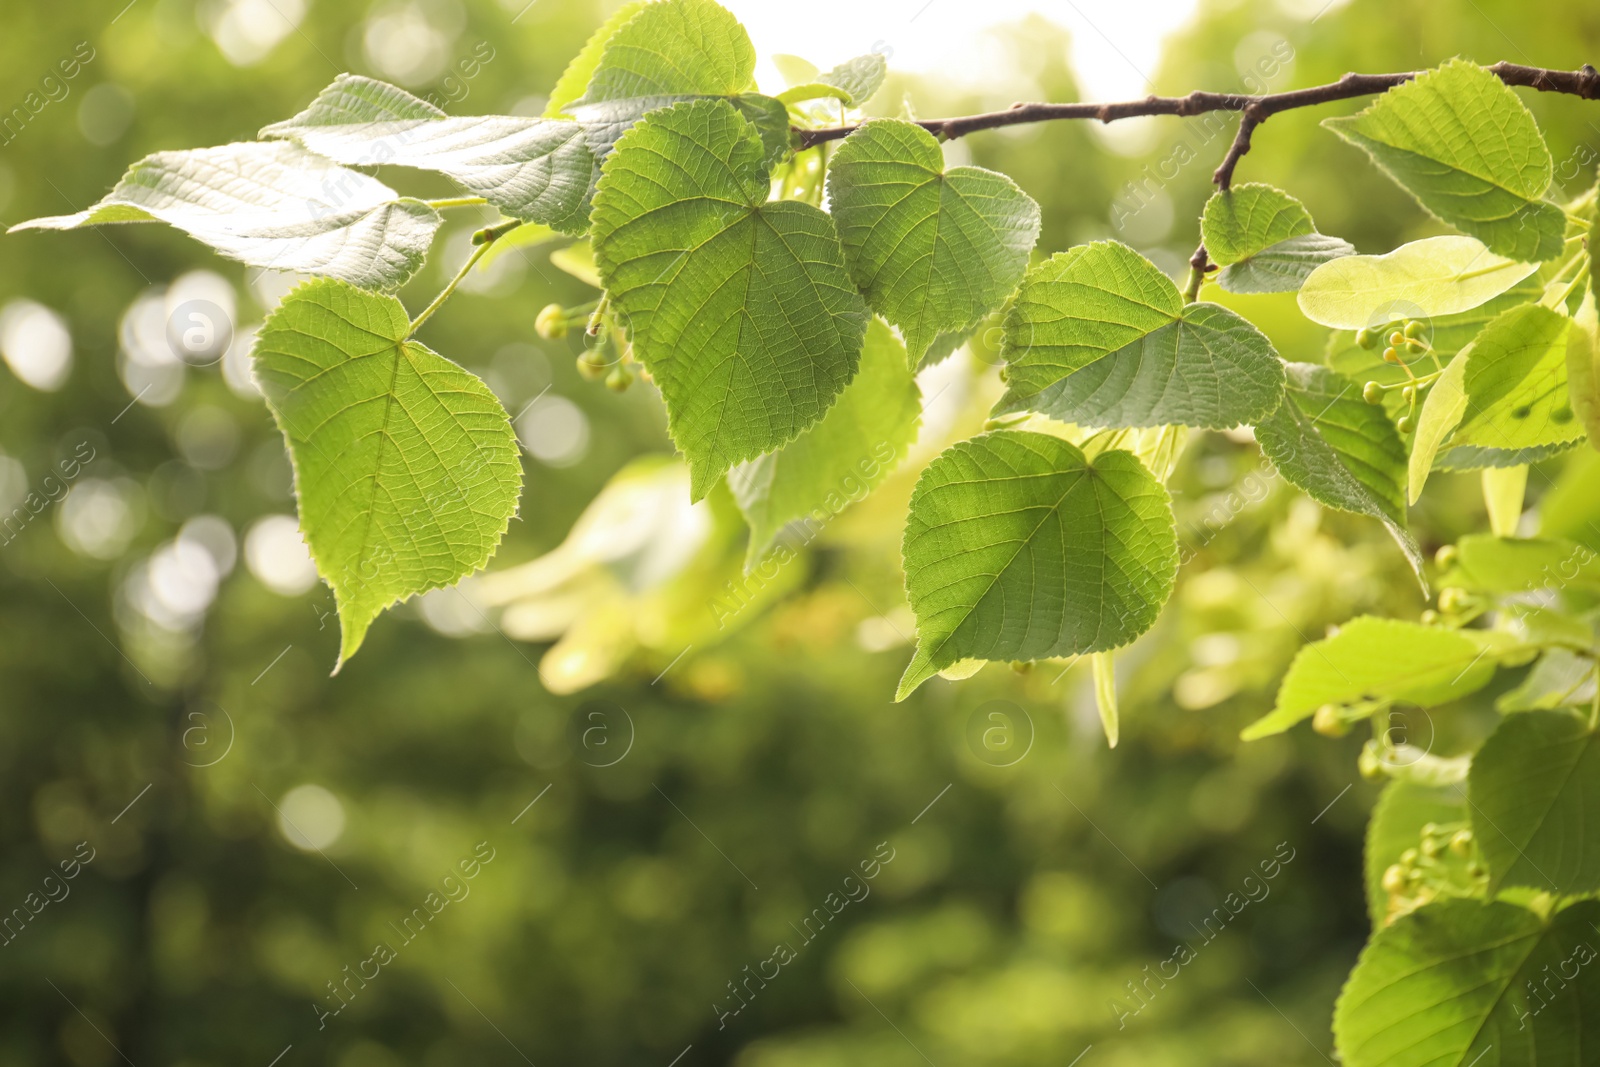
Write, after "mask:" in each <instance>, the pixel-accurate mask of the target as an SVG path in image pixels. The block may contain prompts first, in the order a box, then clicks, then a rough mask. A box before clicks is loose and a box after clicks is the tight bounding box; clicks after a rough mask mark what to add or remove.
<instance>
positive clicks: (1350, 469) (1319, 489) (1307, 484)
mask: <svg viewBox="0 0 1600 1067" xmlns="http://www.w3.org/2000/svg"><path fill="white" fill-rule="evenodd" d="M1285 369H1286V371H1287V373H1288V383H1287V384H1288V392H1287V396H1286V399H1285V401H1284V403H1282V404H1280V405H1279V406H1278V410H1277V411H1274V412H1273V413H1272V414H1271V415H1268V416H1267V417H1266V418H1264V419H1262V420H1260V421H1259V422H1257V423H1256V440H1257V441H1258V442H1259V443H1260V445H1261V451H1262V452H1264V453H1265V454H1266V456H1267V458H1268V459H1270V460H1271V461H1272V464H1273V466H1274V467H1276V468H1277V469H1278V472H1279V473H1280V474H1282V475H1283V476H1284V477H1285V478H1287V479H1288V480H1289V481H1290V482H1292V483H1293V484H1295V485H1297V486H1299V487H1300V488H1301V489H1303V490H1305V491H1306V493H1307V494H1308V495H1309V496H1310V497H1311V499H1313V500H1315V501H1317V502H1318V503H1319V504H1325V505H1327V506H1328V507H1331V508H1338V509H1339V510H1340V511H1352V512H1355V513H1356V514H1358V515H1368V516H1371V517H1372V518H1375V519H1377V520H1378V521H1380V522H1382V523H1383V525H1384V527H1385V528H1386V529H1387V530H1388V531H1389V533H1390V534H1391V535H1392V536H1393V537H1394V539H1395V541H1396V542H1398V543H1399V545H1400V550H1401V551H1402V552H1404V553H1405V556H1406V561H1407V562H1408V563H1410V564H1411V569H1412V570H1413V571H1415V572H1416V575H1417V580H1418V581H1419V582H1421V583H1422V586H1423V589H1424V590H1426V589H1427V580H1426V578H1425V577H1424V575H1423V557H1422V550H1421V549H1420V548H1418V547H1417V542H1416V540H1415V539H1414V538H1413V537H1412V536H1411V534H1410V532H1409V531H1408V530H1407V529H1406V525H1405V522H1406V501H1405V477H1406V446H1405V443H1404V442H1403V441H1401V440H1400V434H1399V432H1398V431H1396V430H1395V427H1394V423H1392V422H1390V421H1389V416H1387V415H1386V414H1384V411H1383V408H1382V407H1381V406H1379V405H1377V404H1369V403H1367V402H1366V401H1365V400H1363V399H1362V398H1361V388H1360V386H1358V385H1356V384H1355V383H1354V382H1352V381H1350V380H1349V379H1348V378H1345V377H1343V376H1342V375H1340V374H1337V373H1336V372H1334V371H1331V370H1329V369H1328V368H1326V367H1319V366H1317V365H1316V364H1313V363H1290V364H1289V365H1288V366H1287V367H1286V368H1285Z"/></svg>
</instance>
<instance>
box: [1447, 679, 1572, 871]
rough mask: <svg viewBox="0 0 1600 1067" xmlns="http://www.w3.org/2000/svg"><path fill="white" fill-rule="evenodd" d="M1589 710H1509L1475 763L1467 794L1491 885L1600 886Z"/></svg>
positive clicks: (1473, 824) (1479, 752)
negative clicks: (1578, 711) (1579, 712)
mask: <svg viewBox="0 0 1600 1067" xmlns="http://www.w3.org/2000/svg"><path fill="white" fill-rule="evenodd" d="M1596 739H1597V735H1596V732H1595V730H1594V729H1593V728H1591V727H1590V725H1589V723H1588V721H1587V718H1586V717H1585V716H1584V715H1579V714H1574V713H1573V712H1569V711H1529V712H1525V713H1523V714H1520V715H1509V716H1507V717H1506V718H1504V719H1502V720H1501V722H1500V726H1499V728H1498V729H1497V730H1495V732H1494V733H1493V734H1491V735H1489V739H1488V740H1487V741H1485V742H1484V743H1483V747H1482V748H1481V749H1479V750H1478V754H1477V755H1476V756H1474V757H1473V760H1472V773H1471V774H1470V775H1469V776H1468V778H1467V796H1468V798H1469V799H1471V801H1472V830H1473V833H1475V834H1476V835H1477V838H1478V847H1479V848H1480V849H1481V850H1482V851H1483V858H1484V862H1485V863H1486V864H1487V865H1488V867H1489V887H1490V889H1491V890H1498V889H1499V888H1501V887H1502V886H1513V885H1516V886H1528V887H1529V888H1532V889H1543V890H1547V891H1549V892H1551V893H1555V894H1557V895H1560V896H1576V895H1578V894H1581V893H1592V892H1594V891H1595V890H1597V889H1600V743H1597V740H1596Z"/></svg>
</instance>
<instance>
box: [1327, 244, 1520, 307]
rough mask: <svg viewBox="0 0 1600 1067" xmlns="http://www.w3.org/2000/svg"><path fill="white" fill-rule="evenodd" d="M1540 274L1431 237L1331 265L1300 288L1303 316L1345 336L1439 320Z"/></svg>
mask: <svg viewBox="0 0 1600 1067" xmlns="http://www.w3.org/2000/svg"><path fill="white" fill-rule="evenodd" d="M1538 269H1539V265H1538V264H1537V263H1519V262H1517V261H1515V260H1511V259H1505V258H1503V257H1501V256H1497V255H1495V254H1494V253H1493V252H1490V251H1489V250H1488V249H1487V248H1485V247H1484V246H1483V244H1482V243H1481V242H1479V241H1476V240H1474V239H1473V238H1471V237H1450V236H1446V237H1425V238H1423V239H1422V240H1420V241H1412V242H1411V243H1410V244H1404V245H1401V246H1400V247H1399V248H1397V249H1395V250H1394V251H1393V252H1388V253H1385V254H1384V255H1381V256H1343V257H1341V258H1339V259H1335V260H1333V261H1331V262H1328V263H1324V264H1323V265H1322V266H1320V267H1318V268H1317V269H1316V270H1314V271H1312V272H1311V276H1310V277H1309V278H1307V279H1306V280H1305V284H1304V285H1302V286H1301V287H1300V296H1299V301H1300V310H1301V311H1302V312H1303V313H1304V314H1305V316H1306V318H1308V319H1310V320H1311V321H1312V322H1319V323H1321V324H1322V325H1324V326H1332V327H1334V328H1336V329H1341V330H1359V329H1363V328H1365V327H1368V326H1381V325H1383V324H1384V323H1387V322H1389V321H1391V320H1393V319H1396V318H1402V319H1428V318H1437V317H1438V316H1441V315H1454V314H1457V313H1459V312H1463V311H1469V310H1471V309H1472V308H1475V307H1477V306H1478V305H1479V304H1483V303H1485V302H1487V301H1489V300H1491V299H1493V298H1494V297H1496V296H1499V295H1500V294H1501V293H1503V292H1505V291H1506V290H1507V289H1510V288H1511V287H1512V286H1513V285H1516V284H1517V283H1518V282H1520V281H1521V280H1522V279H1524V278H1526V277H1527V276H1528V275H1530V274H1532V273H1533V272H1534V271H1536V270H1538Z"/></svg>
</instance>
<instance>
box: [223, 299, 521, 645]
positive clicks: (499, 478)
mask: <svg viewBox="0 0 1600 1067" xmlns="http://www.w3.org/2000/svg"><path fill="white" fill-rule="evenodd" d="M409 333H410V321H409V320H408V319H407V317H406V312H405V309H404V308H403V307H401V306H400V302H399V301H398V300H396V299H394V298H393V297H389V296H380V295H376V294H373V293H367V292H364V291H362V290H360V289H356V288H354V287H352V286H349V285H346V284H344V283H342V282H338V281H333V280H319V281H313V282H308V283H306V284H305V285H302V286H301V287H300V288H298V289H296V290H294V291H293V292H292V293H290V294H289V295H288V296H287V297H285V298H284V300H283V303H282V304H280V305H279V306H278V308H277V310H276V311H274V312H273V313H272V314H271V315H269V316H267V320H266V322H265V323H264V324H263V325H262V327H261V332H260V334H259V336H258V337H257V338H256V344H255V349H254V351H253V354H252V359H253V362H254V367H255V377H256V380H257V381H258V382H259V383H260V385H261V390H262V392H263V393H264V394H265V395H266V398H267V404H268V406H269V407H270V408H271V409H272V414H273V418H274V419H275V420H276V421H277V423H278V428H279V429H280V430H281V431H283V435H284V438H285V439H286V440H287V442H288V445H289V458H290V460H291V461H292V463H293V465H294V485H295V495H296V497H297V498H298V500H299V504H300V529H301V532H302V533H303V534H304V536H305V539H306V543H307V545H308V546H309V547H310V549H311V556H312V559H313V560H315V561H316V565H317V573H318V574H320V575H322V579H323V581H325V582H327V583H328V585H329V586H330V587H332V589H333V594H334V598H335V600H336V602H337V604H338V607H339V629H340V635H341V640H340V646H339V664H340V665H343V663H344V662H345V661H346V660H348V659H349V658H350V657H351V656H353V655H354V654H355V652H356V650H357V649H358V648H360V647H361V642H362V639H363V638H364V637H365V636H366V632H367V628H368V627H369V626H370V625H371V624H372V621H373V620H374V619H376V618H377V617H378V615H379V614H380V613H382V612H383V610H384V609H385V608H387V607H389V606H390V605H391V604H394V603H396V602H397V601H401V600H404V599H406V598H407V597H410V596H412V595H413V594H416V593H421V592H423V591H425V590H428V589H438V588H441V587H443V586H448V585H452V584H454V583H455V582H456V581H458V580H460V579H461V578H463V577H465V576H466V575H468V574H471V573H472V572H473V571H475V570H477V569H479V568H480V567H482V566H483V565H484V564H485V563H487V562H488V560H489V557H490V556H491V555H492V554H493V552H494V549H495V546H496V545H498V544H499V542H500V538H501V537H502V536H503V535H504V534H505V531H506V527H507V525H508V524H509V523H510V521H511V516H512V515H513V514H514V513H515V512H516V509H517V497H518V495H519V493H520V492H521V489H522V466H521V463H520V461H519V459H518V454H517V446H516V439H515V437H514V436H513V434H512V431H511V424H510V421H509V420H508V419H507V418H506V413H505V409H504V408H502V407H501V406H500V402H499V401H498V400H496V399H495V397H494V394H493V393H491V392H490V391H489V387H488V386H486V385H485V384H484V383H483V382H482V381H480V380H479V379H478V378H476V377H474V376H473V375H472V374H469V373H468V372H467V371H465V370H463V369H462V368H460V367H458V366H457V365H456V364H454V363H451V362H450V361H449V360H447V359H445V358H443V357H442V356H439V355H437V354H436V353H434V352H432V351H430V350H429V349H428V348H426V347H424V346H423V345H421V344H419V343H418V342H416V341H414V340H410V339H409V336H408V335H409ZM337 669H338V668H337V667H336V668H335V670H337Z"/></svg>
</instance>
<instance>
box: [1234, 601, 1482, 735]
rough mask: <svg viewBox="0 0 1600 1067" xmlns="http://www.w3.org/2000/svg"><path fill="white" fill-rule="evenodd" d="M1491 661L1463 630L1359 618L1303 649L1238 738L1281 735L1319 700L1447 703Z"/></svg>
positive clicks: (1468, 688)
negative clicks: (1266, 706)
mask: <svg viewBox="0 0 1600 1067" xmlns="http://www.w3.org/2000/svg"><path fill="white" fill-rule="evenodd" d="M1495 663H1496V660H1495V657H1494V655H1493V654H1492V650H1491V649H1490V647H1489V646H1488V645H1486V644H1485V643H1484V642H1483V641H1482V640H1479V639H1476V638H1475V637H1474V636H1473V635H1472V634H1470V633H1468V632H1466V631H1462V630H1447V629H1443V628H1441V627H1437V626H1422V625H1419V624H1418V623H1414V622H1402V621H1401V620H1399V619H1381V618H1377V617H1374V616H1370V615H1363V616H1361V617H1360V618H1357V619H1352V620H1350V621H1349V622H1347V623H1345V624H1344V625H1343V626H1341V627H1339V632H1338V633H1336V634H1334V635H1333V636H1332V637H1328V638H1324V639H1323V640H1321V641H1315V642H1312V643H1311V644H1309V645H1306V646H1305V647H1304V648H1302V649H1301V650H1300V651H1299V652H1298V653H1297V654H1296V655H1295V657H1294V662H1293V663H1291V664H1290V665H1289V673H1288V674H1287V675H1285V676H1284V679H1283V685H1282V686H1280V687H1279V689H1278V700H1277V704H1276V706H1274V707H1273V709H1272V711H1270V712H1268V713H1267V714H1266V715H1265V716H1263V717H1262V718H1260V719H1258V720H1257V721H1256V722H1254V723H1252V724H1251V725H1250V726H1248V727H1246V728H1245V730H1244V732H1243V733H1242V734H1240V736H1241V737H1242V738H1244V740H1246V741H1254V740H1256V739H1257V738H1261V737H1269V736H1271V735H1272V734H1276V733H1282V732H1283V731H1284V730H1287V729H1288V728H1289V727H1291V726H1293V725H1294V724H1295V723H1297V722H1300V721H1301V720H1302V719H1309V718H1310V717H1311V716H1312V715H1313V714H1314V713H1315V712H1316V710H1317V709H1318V708H1320V707H1321V706H1322V705H1324V704H1333V705H1339V706H1342V705H1349V704H1354V703H1356V702H1358V701H1363V700H1381V701H1391V702H1396V703H1405V704H1418V705H1421V706H1422V707H1433V706H1435V705H1438V704H1447V703H1449V702H1450V701H1452V700H1456V699H1458V698H1460V697H1463V696H1466V695H1467V694H1468V693H1472V692H1475V691H1476V690H1478V689H1481V688H1483V686H1484V685H1486V684H1487V683H1488V681H1489V679H1490V678H1491V677H1492V676H1493V675H1494V670H1495Z"/></svg>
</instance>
